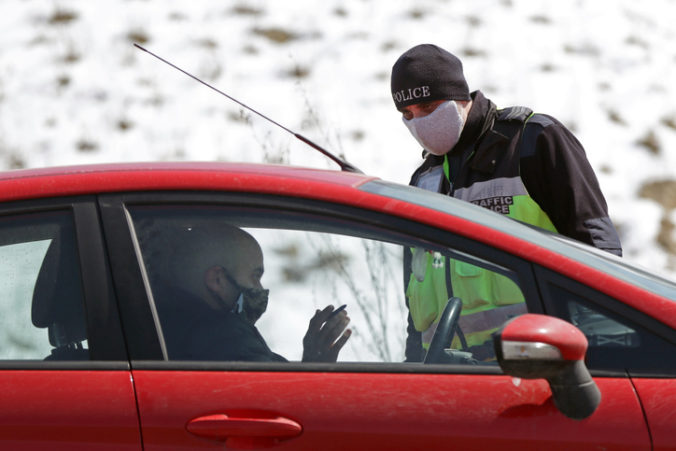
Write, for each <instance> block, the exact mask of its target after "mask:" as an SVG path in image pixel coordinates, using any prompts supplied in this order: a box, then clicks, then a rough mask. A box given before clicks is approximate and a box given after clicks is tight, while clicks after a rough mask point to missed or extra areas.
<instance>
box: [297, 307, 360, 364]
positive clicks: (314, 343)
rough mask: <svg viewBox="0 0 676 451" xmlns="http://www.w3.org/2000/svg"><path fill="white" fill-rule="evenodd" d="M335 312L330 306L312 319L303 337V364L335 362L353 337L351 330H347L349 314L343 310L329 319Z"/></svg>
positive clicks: (318, 312)
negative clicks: (351, 336)
mask: <svg viewBox="0 0 676 451" xmlns="http://www.w3.org/2000/svg"><path fill="white" fill-rule="evenodd" d="M333 310H334V308H333V306H332V305H329V306H328V307H326V308H325V309H324V310H317V311H316V312H315V315H314V316H313V317H312V319H310V325H309V326H308V329H307V332H306V334H305V337H303V362H335V361H336V360H337V359H338V353H339V352H340V350H341V349H342V347H343V346H344V345H345V343H346V342H347V340H348V339H349V338H350V335H352V331H351V330H350V329H345V328H346V327H347V325H348V324H349V323H350V318H349V317H348V316H347V312H346V311H345V310H343V311H342V312H339V313H338V314H337V315H334V316H333V317H332V318H331V319H329V317H330V316H331V312H333ZM327 320H328V321H327Z"/></svg>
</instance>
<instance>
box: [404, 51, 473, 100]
mask: <svg viewBox="0 0 676 451" xmlns="http://www.w3.org/2000/svg"><path fill="white" fill-rule="evenodd" d="M391 87H392V98H393V99H394V104H395V105H396V107H397V109H399V108H402V107H405V106H408V105H413V104H416V103H420V102H426V101H430V100H471V98H470V95H469V88H468V86H467V82H466V81H465V76H464V75H463V73H462V63H461V62H460V60H459V59H458V58H457V57H455V56H454V55H452V54H451V53H449V52H447V51H446V50H444V49H442V48H439V47H437V46H436V45H432V44H421V45H417V46H415V47H413V48H412V49H410V50H408V51H406V52H404V54H403V55H401V56H400V57H399V59H398V60H397V62H396V63H394V66H392V79H391Z"/></svg>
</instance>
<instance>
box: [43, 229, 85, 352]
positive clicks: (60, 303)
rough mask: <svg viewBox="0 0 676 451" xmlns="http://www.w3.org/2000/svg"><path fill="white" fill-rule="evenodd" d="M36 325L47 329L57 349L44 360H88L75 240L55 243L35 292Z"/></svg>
mask: <svg viewBox="0 0 676 451" xmlns="http://www.w3.org/2000/svg"><path fill="white" fill-rule="evenodd" d="M31 317H32V322H33V325H34V326H36V327H40V328H47V330H48V336H49V343H50V344H51V345H52V346H53V347H54V349H52V352H51V354H50V355H49V356H47V357H46V358H45V360H88V359H89V350H88V349H86V348H85V347H84V345H83V342H84V341H86V340H87V324H86V317H85V311H84V299H83V294H82V285H81V278H80V272H79V265H78V260H77V253H76V249H75V242H74V239H73V238H72V237H70V234H69V237H68V239H66V238H64V237H63V236H60V237H57V238H55V239H53V240H52V242H51V243H50V245H49V248H48V249H47V253H46V254H45V258H44V260H43V261H42V266H41V267H40V272H39V273H38V277H37V280H36V282H35V288H34V290H33V301H32V308H31Z"/></svg>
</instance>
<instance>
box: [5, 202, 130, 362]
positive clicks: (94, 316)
mask: <svg viewBox="0 0 676 451" xmlns="http://www.w3.org/2000/svg"><path fill="white" fill-rule="evenodd" d="M58 211H63V212H66V213H68V214H69V215H70V217H71V219H72V221H73V225H74V230H75V242H76V245H77V249H76V253H77V256H78V260H79V265H80V275H81V282H82V293H83V298H84V312H85V318H86V323H87V324H86V327H87V343H88V349H89V355H90V359H89V360H86V361H45V360H0V369H3V370H6V369H27V370H46V369H47V370H85V369H91V370H119V369H128V368H129V359H128V356H127V351H126V345H125V342H124V337H123V334H122V326H121V324H120V321H119V314H118V309H117V302H116V298H115V293H114V291H113V286H112V278H111V274H110V270H109V266H108V263H107V261H108V260H107V256H106V249H105V245H104V242H103V237H102V235H101V229H100V218H99V213H98V207H97V203H96V198H95V196H77V197H70V198H53V199H37V200H25V201H16V202H8V203H3V204H2V205H0V217H11V216H17V215H26V214H28V215H30V214H39V213H48V212H58ZM45 357H46V356H45Z"/></svg>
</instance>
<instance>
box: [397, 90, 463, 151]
mask: <svg viewBox="0 0 676 451" xmlns="http://www.w3.org/2000/svg"><path fill="white" fill-rule="evenodd" d="M402 119H403V121H404V125H406V127H407V128H408V130H409V131H410V132H411V134H412V135H413V137H414V138H415V139H416V140H417V141H418V142H419V143H420V145H421V146H423V147H424V148H425V150H427V151H428V152H430V153H432V154H434V155H445V154H446V153H448V151H450V150H451V149H452V148H453V146H455V145H456V143H457V142H458V139H460V134H461V133H462V128H463V126H464V125H465V121H464V120H463V118H462V115H461V114H460V110H459V109H458V104H457V103H456V102H455V101H454V100H449V101H447V102H444V103H442V104H440V105H439V106H438V107H437V109H436V110H434V111H433V112H432V113H430V114H428V115H427V116H424V117H417V118H413V119H409V120H406V119H405V118H402Z"/></svg>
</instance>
